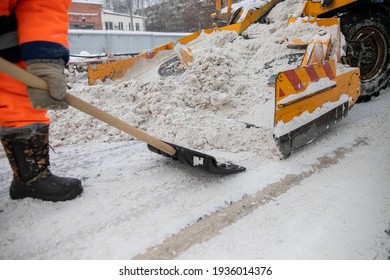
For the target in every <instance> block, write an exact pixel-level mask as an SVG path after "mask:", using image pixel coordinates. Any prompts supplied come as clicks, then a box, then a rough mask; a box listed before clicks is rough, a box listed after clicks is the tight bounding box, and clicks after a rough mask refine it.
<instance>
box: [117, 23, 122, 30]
mask: <svg viewBox="0 0 390 280" xmlns="http://www.w3.org/2000/svg"><path fill="white" fill-rule="evenodd" d="M118 29H119V30H123V22H120V23H119V24H118Z"/></svg>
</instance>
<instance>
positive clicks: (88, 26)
mask: <svg viewBox="0 0 390 280" xmlns="http://www.w3.org/2000/svg"><path fill="white" fill-rule="evenodd" d="M69 28H70V29H91V30H93V29H95V24H93V23H80V22H72V23H70V25H69Z"/></svg>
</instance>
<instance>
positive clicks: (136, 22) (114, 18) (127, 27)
mask: <svg viewBox="0 0 390 280" xmlns="http://www.w3.org/2000/svg"><path fill="white" fill-rule="evenodd" d="M145 19H146V18H145V17H143V16H139V15H133V26H134V31H146V29H145ZM102 23H103V30H124V31H131V17H130V15H128V14H122V13H115V12H112V11H109V10H102Z"/></svg>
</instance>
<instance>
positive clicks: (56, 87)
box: [27, 61, 69, 110]
mask: <svg viewBox="0 0 390 280" xmlns="http://www.w3.org/2000/svg"><path fill="white" fill-rule="evenodd" d="M27 71H28V72H30V73H31V74H34V75H35V76H38V77H39V78H41V79H43V80H45V81H46V82H47V84H48V86H49V92H47V91H45V90H41V89H36V88H32V87H27V94H28V96H29V98H30V101H31V105H32V106H33V107H34V108H35V109H42V110H43V109H44V110H62V109H68V107H69V106H68V104H67V103H66V102H65V101H64V100H63V99H64V97H65V93H66V90H67V87H66V83H65V74H64V63H63V62H62V61H58V62H57V61H54V62H53V61H50V62H45V61H37V62H36V61H33V62H29V61H28V62H27Z"/></svg>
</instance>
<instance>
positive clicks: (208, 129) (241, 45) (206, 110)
mask: <svg viewBox="0 0 390 280" xmlns="http://www.w3.org/2000/svg"><path fill="white" fill-rule="evenodd" d="M281 4H282V3H281ZM281 4H279V5H281ZM279 5H278V6H279ZM285 5H286V6H287V4H285ZM285 13H286V14H287V12H286V11H285ZM308 32H310V33H312V34H313V32H314V33H316V32H318V27H316V26H314V25H311V24H304V25H303V27H302V25H289V26H287V25H286V22H285V21H282V20H279V21H276V20H275V21H274V22H272V23H271V24H269V25H264V24H254V25H252V26H250V27H249V28H248V30H247V31H246V32H245V34H244V35H245V36H246V38H249V39H244V37H242V36H238V35H237V34H236V33H235V32H231V31H223V32H221V31H217V32H214V33H213V34H211V35H207V34H201V35H200V36H199V38H198V39H197V41H196V42H195V43H194V44H193V46H192V47H191V48H192V54H193V56H194V62H193V63H191V65H190V67H189V68H188V69H187V70H186V71H185V72H184V73H183V74H182V75H178V76H170V77H167V78H161V77H158V78H156V75H152V74H151V72H148V73H145V75H143V76H142V78H141V77H138V79H137V77H133V78H132V79H129V78H128V77H127V78H126V79H122V80H118V81H105V82H99V83H98V84H97V85H95V86H90V87H87V86H86V84H87V81H86V76H85V73H84V74H77V73H76V77H73V82H74V83H71V86H72V90H70V93H72V94H74V95H76V96H79V97H81V98H82V99H84V100H86V101H87V102H90V103H91V104H92V105H94V106H97V107H99V108H101V109H103V110H105V111H107V112H109V113H110V114H112V115H114V116H116V117H118V118H120V119H122V120H124V121H126V122H128V123H129V124H132V125H134V126H136V127H138V128H140V129H142V130H145V131H147V132H148V133H149V134H151V135H153V136H155V137H157V138H159V139H162V140H164V141H168V142H172V143H175V144H178V145H182V146H186V147H190V148H194V149H199V150H204V151H207V150H215V149H220V150H222V151H250V152H255V153H258V154H262V155H263V156H265V157H268V158H272V157H275V156H278V155H277V149H276V146H275V144H274V141H273V138H272V133H273V131H272V130H273V107H274V88H273V87H272V86H268V83H269V80H270V79H271V78H272V76H273V75H275V74H277V73H278V72H280V71H283V70H288V69H291V68H295V67H297V66H298V64H299V60H297V61H295V62H293V63H289V58H288V56H289V55H291V54H296V53H297V52H298V51H297V50H291V49H288V48H287V44H288V43H289V42H291V40H292V39H294V38H297V37H299V36H301V37H302V36H307V34H308ZM257 35H258V36H257ZM264 38H267V40H264ZM300 52H301V51H300ZM135 69H139V68H135ZM154 73H156V69H154ZM147 74H149V75H147ZM145 77H149V80H145ZM260 110H261V111H264V110H267V111H268V112H269V116H268V117H267V119H263V117H262V118H256V115H257V112H259V111H260ZM263 115H264V114H263ZM50 117H51V119H52V127H53V129H52V137H51V139H52V140H51V141H52V145H53V146H59V145H68V144H76V143H80V142H91V141H94V140H99V141H100V140H102V139H103V141H107V142H108V141H121V140H125V139H130V138H131V137H130V136H128V135H125V134H124V133H121V132H119V131H118V130H116V129H114V128H111V127H108V126H107V125H105V124H103V123H100V122H99V121H97V120H95V119H93V118H90V117H89V116H86V115H85V114H83V113H81V112H78V111H76V110H74V109H71V110H68V111H66V112H50ZM247 123H250V124H253V125H256V127H257V128H254V127H252V128H249V129H248V128H247V125H246V124H247Z"/></svg>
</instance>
